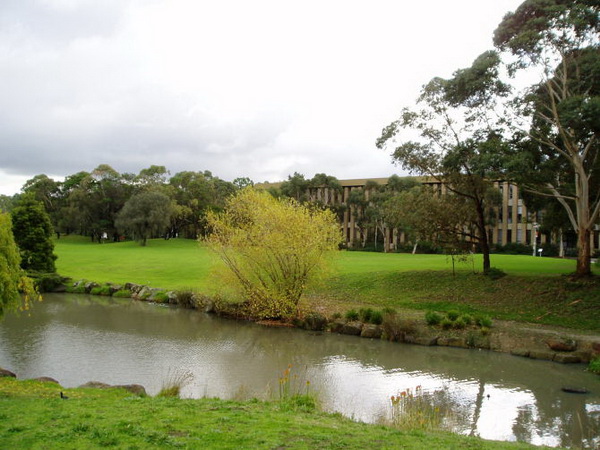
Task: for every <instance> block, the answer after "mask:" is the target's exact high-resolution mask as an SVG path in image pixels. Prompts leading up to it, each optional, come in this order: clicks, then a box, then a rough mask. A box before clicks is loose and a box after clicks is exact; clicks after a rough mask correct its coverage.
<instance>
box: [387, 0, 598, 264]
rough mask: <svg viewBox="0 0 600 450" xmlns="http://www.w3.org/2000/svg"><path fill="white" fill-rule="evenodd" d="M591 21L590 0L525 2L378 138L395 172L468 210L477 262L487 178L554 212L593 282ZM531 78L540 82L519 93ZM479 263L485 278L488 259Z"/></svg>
mask: <svg viewBox="0 0 600 450" xmlns="http://www.w3.org/2000/svg"><path fill="white" fill-rule="evenodd" d="M599 18H600V5H599V4H598V2H597V0H577V1H573V0H570V1H566V0H526V1H524V2H523V3H522V4H521V5H520V6H519V7H518V8H517V10H516V11H515V12H512V13H508V14H507V15H506V16H505V17H504V19H503V20H502V22H501V23H500V25H499V26H498V28H497V29H496V31H495V33H494V45H495V49H493V50H489V51H487V52H485V53H483V54H482V55H481V56H479V57H478V58H477V59H476V60H475V61H474V63H473V64H472V65H471V67H468V68H465V69H460V70H457V71H456V72H454V74H453V76H452V77H451V78H449V79H443V78H439V77H438V78H434V79H432V80H431V81H430V82H429V83H427V84H426V85H425V86H424V87H423V90H422V92H421V95H420V97H419V98H418V101H417V105H416V107H414V108H405V109H404V110H403V111H402V114H401V116H400V118H399V119H398V120H396V121H394V122H392V123H391V124H390V125H389V126H387V127H386V128H384V129H383V131H382V134H381V137H380V138H379V139H378V140H377V146H378V147H380V148H386V149H391V150H392V157H393V159H394V161H395V162H396V163H398V164H399V165H401V166H402V167H403V168H405V169H407V170H409V171H411V172H413V173H417V174H422V175H429V176H431V177H434V178H436V179H437V180H439V181H441V182H444V183H445V184H446V185H447V186H448V187H449V189H450V190H451V191H452V192H453V193H454V194H456V196H458V197H462V198H463V199H464V200H465V201H466V202H468V203H469V204H470V205H471V208H472V210H473V211H475V213H476V215H477V221H476V234H475V236H476V237H477V239H478V240H479V242H480V243H481V248H482V250H483V252H484V255H486V253H487V254H488V255H489V251H488V250H489V249H486V242H487V237H486V228H485V226H484V225H485V214H486V212H485V211H486V210H487V209H488V208H486V204H487V201H488V197H489V193H490V192H492V191H491V184H490V180H494V179H505V180H508V181H511V182H514V183H516V184H518V185H519V186H521V187H522V188H523V189H524V190H525V191H527V192H528V193H530V194H535V195H538V196H541V197H542V198H544V199H546V200H547V201H551V202H544V201H538V205H540V206H544V207H546V209H549V210H552V209H555V208H554V207H553V205H555V204H558V205H560V207H561V208H562V210H563V212H564V216H565V217H566V218H567V220H568V224H569V225H570V227H571V228H572V229H573V230H574V231H575V232H576V233H577V236H578V243H577V246H578V259H577V269H576V274H577V275H578V276H589V275H590V274H591V266H590V256H591V255H590V253H591V248H590V234H591V232H592V229H593V227H594V224H596V223H597V222H598V219H599V216H600V180H599V175H600V142H599V138H600V45H599V42H600V19H599ZM522 73H524V74H525V78H522V77H521V78H519V76H520V75H521V74H522ZM532 76H534V77H537V80H538V81H536V82H535V83H533V84H531V85H528V86H526V87H525V88H524V89H520V88H519V86H520V85H522V84H523V83H524V81H523V80H524V79H525V80H526V79H528V77H529V79H530V78H531V77H532ZM415 132H416V134H417V135H419V137H420V138H419V139H417V140H415V139H414V138H413V136H414V135H415ZM555 217H560V216H559V215H555ZM484 264H485V265H484V267H485V269H486V270H489V257H488V259H487V261H486V262H485V263H484Z"/></svg>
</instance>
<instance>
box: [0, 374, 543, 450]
mask: <svg viewBox="0 0 600 450" xmlns="http://www.w3.org/2000/svg"><path fill="white" fill-rule="evenodd" d="M61 390H63V392H65V394H66V395H67V396H68V397H69V398H68V399H66V400H63V399H61V398H60V396H59V392H60V391H61ZM0 419H1V420H0V448H44V449H54V448H56V449H58V448H60V449H80V448H101V447H114V448H167V447H185V448H345V449H346V448H348V449H350V448H357V449H359V448H360V449H362V448H414V449H420V448H422V449H433V448H448V449H451V448H468V449H504V448H507V449H508V448H510V449H514V448H532V446H529V445H525V444H515V443H507V442H492V441H484V440H481V439H478V438H471V437H466V436H460V435H454V434H451V433H442V432H421V431H399V430H395V429H392V428H389V427H385V426H379V425H367V424H363V423H356V422H353V421H351V420H349V419H346V418H343V417H342V416H340V415H338V414H326V413H322V412H318V411H307V410H302V409H290V408H289V407H286V405H283V404H281V403H278V402H259V401H248V402H234V401H223V400H218V399H200V400H179V399H174V398H149V397H147V398H140V397H134V396H131V394H129V393H128V392H126V391H123V390H118V389H109V390H98V389H66V390H65V389H62V388H61V387H60V386H57V385H55V384H52V383H41V382H37V381H18V380H15V379H9V378H0Z"/></svg>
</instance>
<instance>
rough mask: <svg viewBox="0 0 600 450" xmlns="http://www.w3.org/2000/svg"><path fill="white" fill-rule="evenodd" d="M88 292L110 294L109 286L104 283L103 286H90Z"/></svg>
mask: <svg viewBox="0 0 600 450" xmlns="http://www.w3.org/2000/svg"><path fill="white" fill-rule="evenodd" d="M90 294H92V295H105V296H110V286H109V285H108V284H105V285H103V286H96V287H94V288H92V290H91V291H90Z"/></svg>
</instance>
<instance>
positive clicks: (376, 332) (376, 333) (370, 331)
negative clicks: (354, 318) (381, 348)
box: [360, 323, 383, 339]
mask: <svg viewBox="0 0 600 450" xmlns="http://www.w3.org/2000/svg"><path fill="white" fill-rule="evenodd" d="M382 333H383V330H382V329H381V327H380V326H379V325H373V324H370V323H366V324H364V325H363V328H362V331H361V332H360V337H364V338H371V339H381V334H382Z"/></svg>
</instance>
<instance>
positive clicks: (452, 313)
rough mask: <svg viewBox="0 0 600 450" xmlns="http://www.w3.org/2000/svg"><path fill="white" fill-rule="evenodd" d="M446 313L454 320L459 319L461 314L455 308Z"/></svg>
mask: <svg viewBox="0 0 600 450" xmlns="http://www.w3.org/2000/svg"><path fill="white" fill-rule="evenodd" d="M446 315H447V316H448V319H450V320H452V321H454V320H456V319H458V317H459V316H460V313H459V312H458V311H456V310H454V309H453V310H450V311H448V313H447V314H446Z"/></svg>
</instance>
